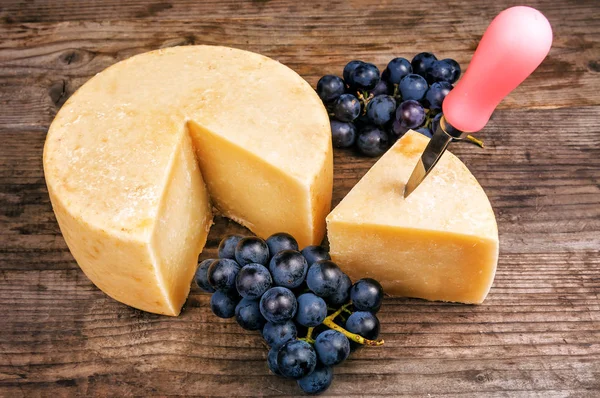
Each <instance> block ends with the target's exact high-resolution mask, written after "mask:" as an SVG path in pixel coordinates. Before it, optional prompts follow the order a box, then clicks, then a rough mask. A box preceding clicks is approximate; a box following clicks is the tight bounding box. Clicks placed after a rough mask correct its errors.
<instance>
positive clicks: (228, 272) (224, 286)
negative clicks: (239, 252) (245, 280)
mask: <svg viewBox="0 0 600 398" xmlns="http://www.w3.org/2000/svg"><path fill="white" fill-rule="evenodd" d="M240 268H241V267H240V265H239V264H238V263H236V262H235V261H233V260H231V259H228V258H220V259H218V260H215V261H213V262H212V263H211V264H210V267H208V282H209V283H210V285H211V286H212V287H213V288H215V289H216V290H220V291H222V292H227V291H229V290H233V289H234V288H235V279H236V278H237V275H238V272H239V271H240Z"/></svg>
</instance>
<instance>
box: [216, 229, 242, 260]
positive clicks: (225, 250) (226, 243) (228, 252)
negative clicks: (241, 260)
mask: <svg viewBox="0 0 600 398" xmlns="http://www.w3.org/2000/svg"><path fill="white" fill-rule="evenodd" d="M243 238H244V237H243V236H242V235H229V236H226V237H225V238H223V240H222V241H221V243H219V258H229V259H231V260H235V247H236V246H237V244H238V243H239V241H241V240H242V239H243Z"/></svg>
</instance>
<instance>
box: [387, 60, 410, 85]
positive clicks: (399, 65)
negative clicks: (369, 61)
mask: <svg viewBox="0 0 600 398" xmlns="http://www.w3.org/2000/svg"><path fill="white" fill-rule="evenodd" d="M410 73H413V69H412V65H411V64H410V62H408V60H407V59H406V58H394V59H392V60H391V61H390V62H389V63H388V65H387V67H386V68H385V70H384V71H383V73H382V75H381V79H382V80H385V81H388V82H390V83H392V84H399V83H400V80H402V78H403V77H404V76H406V75H408V74H410Z"/></svg>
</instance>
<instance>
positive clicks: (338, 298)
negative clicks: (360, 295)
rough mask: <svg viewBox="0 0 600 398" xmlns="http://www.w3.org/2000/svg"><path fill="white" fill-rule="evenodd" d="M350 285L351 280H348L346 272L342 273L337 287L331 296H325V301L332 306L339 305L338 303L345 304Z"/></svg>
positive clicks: (348, 296) (348, 295)
mask: <svg viewBox="0 0 600 398" xmlns="http://www.w3.org/2000/svg"><path fill="white" fill-rule="evenodd" d="M351 287H352V281H351V280H350V277H349V276H348V275H346V274H342V277H341V279H340V285H339V286H338V289H337V290H336V291H335V293H333V294H332V295H331V296H329V297H327V300H326V301H327V303H328V304H329V305H331V306H333V307H339V306H340V305H343V304H346V303H347V302H348V298H350V288H351Z"/></svg>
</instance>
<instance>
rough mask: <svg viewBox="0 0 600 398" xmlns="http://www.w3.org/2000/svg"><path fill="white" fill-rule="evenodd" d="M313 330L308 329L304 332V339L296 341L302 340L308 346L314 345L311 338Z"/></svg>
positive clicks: (313, 340) (311, 328) (312, 328)
mask: <svg viewBox="0 0 600 398" xmlns="http://www.w3.org/2000/svg"><path fill="white" fill-rule="evenodd" d="M313 330H315V328H314V327H310V328H308V330H307V331H306V337H302V338H299V339H298V340H303V341H306V342H307V343H309V344H314V343H315V339H313V338H312V334H313Z"/></svg>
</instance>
